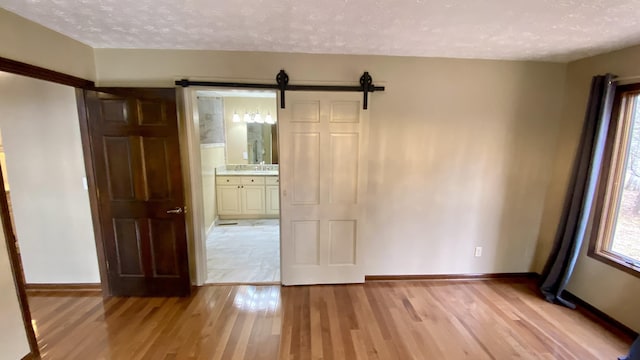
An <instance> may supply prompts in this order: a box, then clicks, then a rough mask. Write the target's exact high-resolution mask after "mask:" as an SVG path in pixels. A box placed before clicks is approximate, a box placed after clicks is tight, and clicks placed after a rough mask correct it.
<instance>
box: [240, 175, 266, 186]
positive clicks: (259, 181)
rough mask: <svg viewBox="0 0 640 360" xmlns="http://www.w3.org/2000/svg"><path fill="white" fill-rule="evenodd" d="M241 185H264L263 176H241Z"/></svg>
mask: <svg viewBox="0 0 640 360" xmlns="http://www.w3.org/2000/svg"><path fill="white" fill-rule="evenodd" d="M241 178H242V180H241V181H242V185H264V176H241Z"/></svg>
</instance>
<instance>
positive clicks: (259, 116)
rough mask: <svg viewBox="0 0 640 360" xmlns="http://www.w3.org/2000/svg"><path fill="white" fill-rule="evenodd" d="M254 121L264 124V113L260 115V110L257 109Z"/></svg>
mask: <svg viewBox="0 0 640 360" xmlns="http://www.w3.org/2000/svg"><path fill="white" fill-rule="evenodd" d="M253 121H254V122H256V123H258V124H264V120H263V119H262V115H260V113H259V112H257V111H256V114H255V116H254V117H253Z"/></svg>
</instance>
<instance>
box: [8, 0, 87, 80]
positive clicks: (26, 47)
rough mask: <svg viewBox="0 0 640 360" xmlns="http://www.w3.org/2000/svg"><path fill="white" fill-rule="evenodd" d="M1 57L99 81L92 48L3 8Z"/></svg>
mask: <svg viewBox="0 0 640 360" xmlns="http://www.w3.org/2000/svg"><path fill="white" fill-rule="evenodd" d="M0 56H1V57H5V58H9V59H12V60H17V61H21V62H25V63H27V64H31V65H36V66H41V67H44V68H47V69H51V70H55V71H60V72H63V73H66V74H69V75H74V76H77V77H80V78H84V79H89V80H93V79H94V78H95V61H94V58H93V49H92V48H91V47H89V46H87V45H85V44H83V43H80V42H78V41H76V40H73V39H71V38H69V37H67V36H64V35H62V34H60V33H57V32H55V31H53V30H50V29H47V28H45V27H44V26H41V25H38V24H36V23H34V22H31V21H29V20H27V19H25V18H23V17H20V16H18V15H15V14H13V13H11V12H9V11H6V10H4V9H2V8H0Z"/></svg>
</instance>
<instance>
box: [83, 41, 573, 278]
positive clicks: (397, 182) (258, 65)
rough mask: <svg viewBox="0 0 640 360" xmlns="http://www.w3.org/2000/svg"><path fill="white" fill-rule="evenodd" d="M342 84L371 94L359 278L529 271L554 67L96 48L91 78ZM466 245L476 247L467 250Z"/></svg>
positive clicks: (548, 143) (557, 78)
mask: <svg viewBox="0 0 640 360" xmlns="http://www.w3.org/2000/svg"><path fill="white" fill-rule="evenodd" d="M283 68H284V69H286V70H287V72H288V74H289V76H290V77H291V83H293V84H296V83H297V84H300V83H311V82H313V83H324V84H353V83H357V81H358V79H359V77H360V75H361V74H362V72H363V71H365V70H367V71H369V72H370V73H371V74H372V75H373V77H374V81H375V83H376V84H378V85H386V87H387V90H386V91H385V92H383V93H375V94H373V95H371V104H370V110H369V111H371V114H370V119H371V126H370V140H371V141H370V144H371V146H370V149H369V159H368V161H369V170H370V173H369V197H368V206H367V209H368V219H369V221H368V224H367V225H366V226H365V228H366V233H365V234H364V236H363V238H364V239H366V241H367V243H366V245H365V248H366V249H367V254H366V255H365V256H364V258H365V259H366V261H367V263H366V264H365V266H366V269H367V274H389V275H391V274H438V273H448V274H452V273H493V272H520V271H530V270H532V269H534V266H533V258H534V251H535V248H536V242H537V239H538V233H539V228H540V221H541V216H542V210H543V205H544V198H545V195H546V191H547V186H548V184H549V178H550V175H551V169H552V165H553V164H552V162H553V155H554V149H555V143H556V137H557V130H558V129H557V124H558V123H559V120H560V115H561V109H562V103H563V94H564V79H565V75H566V74H565V71H566V67H565V65H562V64H551V63H535V62H510V61H483V60H454V59H437V58H431V59H427V58H411V57H383V56H341V55H305V54H282V53H238V52H216V51H162V50H106V49H96V71H97V77H98V82H99V84H100V85H164V86H170V85H171V84H172V82H173V80H174V79H177V78H181V77H190V78H192V79H210V80H211V79H215V80H238V81H260V82H273V81H274V80H273V79H274V77H275V75H276V74H277V72H278V71H279V70H280V69H283ZM475 246H483V247H484V255H483V256H482V257H480V258H476V257H474V256H473V249H474V247H475Z"/></svg>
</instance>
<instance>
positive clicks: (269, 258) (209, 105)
mask: <svg viewBox="0 0 640 360" xmlns="http://www.w3.org/2000/svg"><path fill="white" fill-rule="evenodd" d="M194 95H195V97H196V102H197V113H196V112H194V117H196V119H194V120H195V121H194V124H197V127H198V130H199V145H200V164H201V170H202V203H203V218H204V227H205V229H204V230H205V243H206V249H205V252H206V263H207V266H206V271H207V275H206V281H205V283H209V284H228V283H235V284H237V283H251V284H269V283H278V284H279V283H280V220H279V219H280V200H279V181H280V180H279V153H278V126H277V121H278V119H277V117H278V110H277V99H276V93H275V92H274V91H252V90H229V89H226V90H219V89H198V90H195V94H194Z"/></svg>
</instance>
